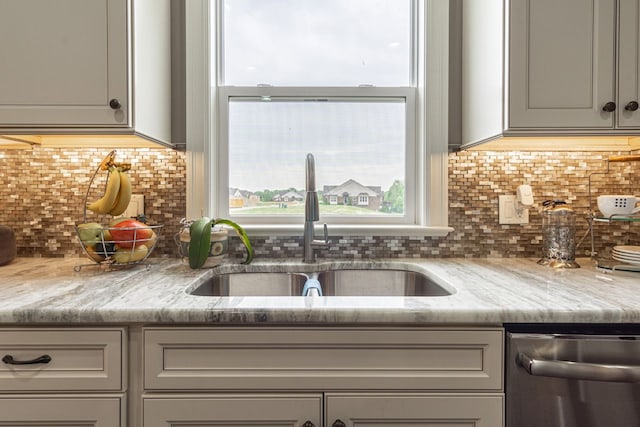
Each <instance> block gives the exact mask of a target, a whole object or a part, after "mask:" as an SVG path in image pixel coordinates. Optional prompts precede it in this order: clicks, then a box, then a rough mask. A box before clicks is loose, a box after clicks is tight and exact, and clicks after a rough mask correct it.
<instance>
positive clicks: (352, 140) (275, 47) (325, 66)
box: [223, 0, 411, 191]
mask: <svg viewBox="0 0 640 427" xmlns="http://www.w3.org/2000/svg"><path fill="white" fill-rule="evenodd" d="M409 17H410V1H408V0H350V1H345V0H226V1H225V2H224V24H223V28H224V34H223V40H224V46H225V48H224V55H223V58H224V59H223V63H224V64H225V65H224V71H223V76H224V84H227V85H237V86H255V85H257V84H271V85H274V86H279V85H280V86H350V85H353V86H357V85H359V84H373V85H376V86H408V85H409V84H410V72H409V70H410V54H409V53H410V48H411V46H410V44H411V43H410V26H409V25H408V24H407V23H408V22H410V18H409ZM292 34H295V35H292ZM404 140H405V137H404V104H402V103H399V102H391V103H355V102H273V101H272V102H259V101H258V102H233V103H232V105H231V108H230V182H229V185H230V186H231V187H236V188H241V189H246V190H251V191H258V190H263V189H281V188H288V187H296V188H304V160H305V157H306V154H307V153H309V152H311V153H313V154H314V155H315V158H316V172H317V180H316V181H317V187H318V189H322V186H323V185H339V184H341V183H342V182H344V181H346V180H347V179H349V178H353V179H356V180H358V181H359V182H360V183H361V184H363V185H376V186H381V187H382V189H383V190H386V189H388V188H389V186H390V185H391V184H392V183H393V181H394V180H395V179H404V143H405V142H404ZM265 166H268V167H269V169H270V170H269V172H266V171H265V169H264V167H265Z"/></svg>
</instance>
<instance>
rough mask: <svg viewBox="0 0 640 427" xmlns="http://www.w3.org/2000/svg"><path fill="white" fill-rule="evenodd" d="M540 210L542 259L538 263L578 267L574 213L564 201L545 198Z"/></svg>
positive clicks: (561, 266) (556, 266)
mask: <svg viewBox="0 0 640 427" xmlns="http://www.w3.org/2000/svg"><path fill="white" fill-rule="evenodd" d="M543 206H544V209H543V211H542V238H543V241H542V259H540V260H539V261H538V264H540V265H548V266H550V267H554V268H580V265H579V264H578V263H577V262H576V215H575V212H574V211H573V209H571V208H570V207H569V206H568V205H567V204H566V202H564V201H562V200H547V201H545V202H544V203H543Z"/></svg>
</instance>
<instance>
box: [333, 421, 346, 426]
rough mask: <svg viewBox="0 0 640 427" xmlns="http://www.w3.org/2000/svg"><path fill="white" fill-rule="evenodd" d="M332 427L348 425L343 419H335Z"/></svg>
mask: <svg viewBox="0 0 640 427" xmlns="http://www.w3.org/2000/svg"><path fill="white" fill-rule="evenodd" d="M332 427H347V425H346V424H345V423H344V421H342V420H335V422H334V423H333V426H332Z"/></svg>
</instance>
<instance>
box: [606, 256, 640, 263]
mask: <svg viewBox="0 0 640 427" xmlns="http://www.w3.org/2000/svg"><path fill="white" fill-rule="evenodd" d="M611 258H613V259H615V260H616V261H620V262H626V263H627V264H632V265H640V259H629V258H626V257H621V256H619V255H616V254H611Z"/></svg>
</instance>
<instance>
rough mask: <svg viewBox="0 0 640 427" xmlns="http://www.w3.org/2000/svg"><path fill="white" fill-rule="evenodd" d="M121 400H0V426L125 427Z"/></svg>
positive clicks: (109, 397) (94, 398)
mask: <svg viewBox="0 0 640 427" xmlns="http://www.w3.org/2000/svg"><path fill="white" fill-rule="evenodd" d="M123 402H124V399H123V398H122V397H115V396H102V397H98V396H92V397H87V396H80V395H78V396H74V395H66V396H61V395H56V396H51V395H42V396H33V395H29V396H1V395H0V414H1V415H0V425H3V426H5V425H6V426H29V427H51V426H53V425H55V426H82V427H89V426H92V427H121V426H124V425H125V424H124V419H125V414H124V404H123Z"/></svg>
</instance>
